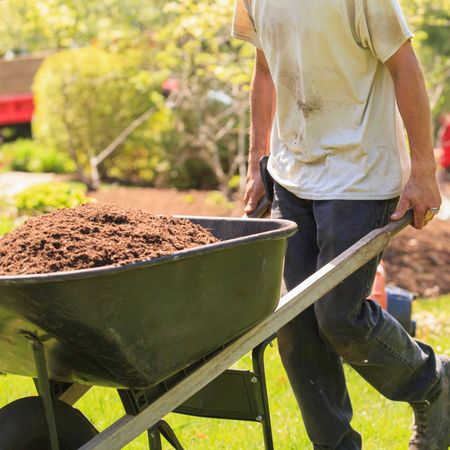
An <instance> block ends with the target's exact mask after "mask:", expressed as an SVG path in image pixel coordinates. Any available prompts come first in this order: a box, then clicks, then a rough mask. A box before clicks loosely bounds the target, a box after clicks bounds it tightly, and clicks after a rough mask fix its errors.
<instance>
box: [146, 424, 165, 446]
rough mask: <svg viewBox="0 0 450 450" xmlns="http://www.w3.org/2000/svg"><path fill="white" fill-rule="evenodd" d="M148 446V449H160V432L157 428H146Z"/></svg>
mask: <svg viewBox="0 0 450 450" xmlns="http://www.w3.org/2000/svg"><path fill="white" fill-rule="evenodd" d="M147 434H148V446H149V449H150V450H162V443H161V433H160V432H159V429H158V428H154V429H153V430H148V431H147Z"/></svg>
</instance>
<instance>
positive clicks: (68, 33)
mask: <svg viewBox="0 0 450 450" xmlns="http://www.w3.org/2000/svg"><path fill="white" fill-rule="evenodd" d="M159 3H161V2H160V1H151V0H150V1H149V0H100V1H98V0H96V1H91V0H3V1H1V2H0V15H1V17H3V18H4V20H2V21H0V55H1V54H3V53H5V52H6V51H8V50H9V51H11V50H13V51H16V52H22V51H28V52H33V51H40V50H49V49H52V50H54V49H63V48H73V47H82V46H86V45H89V44H91V43H93V42H100V43H102V45H106V46H114V45H120V43H121V42H122V41H123V40H127V41H133V40H134V41H136V40H142V39H146V36H145V33H143V31H145V30H148V29H151V28H152V27H151V25H152V24H153V23H154V21H155V20H156V18H157V7H158V6H159Z"/></svg>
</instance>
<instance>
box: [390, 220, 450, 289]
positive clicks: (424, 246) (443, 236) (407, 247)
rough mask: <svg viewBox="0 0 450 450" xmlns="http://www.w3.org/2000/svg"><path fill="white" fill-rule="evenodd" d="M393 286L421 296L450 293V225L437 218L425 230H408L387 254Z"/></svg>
mask: <svg viewBox="0 0 450 450" xmlns="http://www.w3.org/2000/svg"><path fill="white" fill-rule="evenodd" d="M384 261H385V263H386V275H387V281H388V283H389V284H394V285H396V286H399V287H402V288H404V289H408V290H409V291H411V292H414V293H417V294H418V295H419V296H420V297H437V296H439V295H444V294H448V293H450V270H449V267H450V222H449V221H442V220H438V219H435V220H433V221H432V222H430V223H429V225H427V227H426V228H425V229H424V230H421V231H418V230H415V229H414V228H412V227H408V228H406V229H405V230H403V231H402V232H401V233H400V234H399V235H397V236H396V237H395V238H394V239H393V240H392V241H391V243H390V244H389V246H388V248H387V249H386V252H385V254H384Z"/></svg>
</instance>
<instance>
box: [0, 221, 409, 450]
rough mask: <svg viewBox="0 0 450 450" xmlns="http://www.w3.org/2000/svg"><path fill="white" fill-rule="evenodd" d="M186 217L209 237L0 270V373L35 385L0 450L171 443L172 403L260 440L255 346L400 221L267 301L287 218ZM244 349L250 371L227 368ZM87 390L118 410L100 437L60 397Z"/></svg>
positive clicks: (259, 352) (8, 411)
mask: <svg viewBox="0 0 450 450" xmlns="http://www.w3.org/2000/svg"><path fill="white" fill-rule="evenodd" d="M188 218H189V219H190V220H192V221H193V222H194V223H197V224H200V225H202V226H204V227H206V228H208V229H210V230H211V232H212V233H213V234H214V235H215V236H216V237H218V238H220V239H221V242H219V243H215V244H210V245H206V246H204V247H200V248H196V249H191V250H185V251H180V252H177V253H175V254H173V255H171V256H165V257H161V258H157V259H154V260H149V261H142V262H137V263H133V264H128V265H126V266H121V267H104V268H96V269H88V270H79V271H73V272H64V273H54V274H43V275H34V276H29V275H21V276H8V277H5V276H4V277H0V372H4V373H10V374H17V375H24V376H28V377H32V378H33V379H34V380H35V383H36V386H37V390H38V394H39V395H38V396H37V397H28V398H25V399H20V400H17V401H16V402H13V403H11V404H9V405H6V406H5V407H4V408H3V409H2V410H0V449H1V450H43V449H47V448H48V449H51V450H58V449H60V450H71V449H77V448H80V449H83V450H88V449H105V450H106V449H107V450H112V449H120V448H122V447H123V446H124V445H126V444H128V443H130V442H131V441H132V440H134V439H135V438H136V437H137V436H139V435H140V434H141V433H143V432H145V431H147V432H148V435H149V442H150V448H152V449H155V450H158V449H160V448H161V438H160V437H161V434H162V435H163V436H164V437H165V438H166V439H167V440H168V441H169V442H170V443H171V444H172V446H173V447H174V448H177V449H182V446H181V444H180V442H179V441H178V439H177V437H176V436H175V434H174V433H173V431H172V430H171V429H170V427H169V426H168V425H167V424H166V423H165V422H164V421H163V420H162V419H163V418H164V416H165V415H167V414H168V413H169V412H172V411H176V412H180V413H187V414H193V415H200V416H202V415H203V416H208V417H221V418H236V419H241V420H254V421H258V422H261V423H262V424H263V425H264V427H263V431H264V438H265V445H266V448H269V449H270V448H273V442H272V437H271V430H270V416H269V410H268V402H267V393H266V391H265V379H264V362H263V354H264V349H265V347H266V345H267V344H268V342H270V340H271V339H272V337H273V335H274V333H276V331H277V330H278V329H279V328H280V327H282V326H283V325H285V324H286V323H287V322H289V321H290V320H291V319H293V318H294V317H295V316H296V315H298V314H299V313H300V312H302V311H303V310H305V309H306V308H307V307H309V306H310V305H312V304H313V303H314V302H315V301H316V300H318V299H319V298H320V297H322V296H323V295H324V294H325V293H327V292H328V291H330V290H331V289H332V288H333V287H334V286H336V285H337V284H338V283H340V282H341V281H342V280H344V279H345V278H347V277H348V276H349V275H350V274H352V273H353V272H354V271H356V270H357V269H358V268H359V267H361V266H362V265H363V264H365V263H366V262H367V261H368V260H370V259H371V258H372V257H374V256H375V255H377V254H379V253H380V252H381V251H383V249H384V248H385V247H386V245H387V243H388V242H389V239H390V237H391V236H392V235H394V234H396V233H397V232H399V231H400V230H401V229H402V228H404V227H405V226H406V225H407V224H408V223H410V221H411V216H410V215H409V216H408V217H405V218H404V219H403V220H402V221H400V222H395V223H391V224H389V225H388V226H387V227H385V228H383V229H380V230H375V231H373V232H372V233H370V234H369V235H368V236H366V237H365V238H363V239H362V240H361V241H359V242H358V243H356V244H355V245H354V246H352V247H351V248H350V249H348V250H347V251H346V252H344V253H343V254H342V255H341V256H339V257H338V258H336V259H335V260H333V261H332V262H330V263H329V264H328V265H326V266H325V267H323V268H322V269H321V270H319V271H318V272H316V273H315V274H314V275H313V276H312V277H310V278H308V279H307V280H306V281H305V282H303V283H302V284H300V285H299V286H298V287H296V288H295V289H294V290H292V291H291V292H289V293H288V294H286V295H285V296H284V297H282V298H281V300H279V295H280V286H281V281H282V272H283V260H284V253H285V249H286V244H287V239H288V237H289V236H291V235H292V234H294V233H295V231H296V226H295V224H293V223H292V222H289V221H284V220H245V219H223V218H198V217H188ZM252 350H253V362H254V367H253V371H247V372H245V371H233V370H229V369H228V368H229V367H230V366H231V365H232V364H233V363H235V362H236V361H237V360H238V359H239V358H240V357H242V356H243V355H244V354H246V353H247V352H249V351H252ZM92 386H106V387H111V388H115V389H118V390H119V394H120V398H121V399H122V402H123V405H124V407H125V411H126V414H125V416H124V417H122V418H121V419H120V420H118V421H117V422H116V423H114V424H112V425H111V426H110V427H109V428H107V429H106V430H105V431H103V432H102V433H100V434H98V432H97V431H96V430H95V428H94V427H93V426H92V425H91V424H90V423H89V421H88V420H87V419H86V418H85V417H84V416H83V415H82V414H81V413H80V412H79V411H78V410H76V409H74V408H73V407H72V406H71V405H73V404H74V403H75V402H76V401H77V400H78V399H79V398H81V397H82V396H83V395H84V393H85V392H87V390H88V389H89V388H90V387H92ZM230 393H234V394H230ZM230 398H231V399H234V400H236V402H237V403H233V401H231V404H230ZM242 399H244V401H242Z"/></svg>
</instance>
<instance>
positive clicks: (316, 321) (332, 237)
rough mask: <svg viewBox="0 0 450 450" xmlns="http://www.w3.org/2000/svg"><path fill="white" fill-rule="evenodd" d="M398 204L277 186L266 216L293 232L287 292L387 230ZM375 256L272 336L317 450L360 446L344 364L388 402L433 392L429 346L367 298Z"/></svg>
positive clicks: (434, 370)
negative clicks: (288, 223) (304, 194)
mask: <svg viewBox="0 0 450 450" xmlns="http://www.w3.org/2000/svg"><path fill="white" fill-rule="evenodd" d="M397 201H398V199H392V200H367V201H360V200H323V201H311V200H303V199H300V198H298V197H296V196H295V195H293V194H292V193H290V192H289V191H287V190H286V189H284V188H283V187H281V186H280V185H278V184H276V183H275V193H274V202H273V207H272V217H274V218H283V219H289V220H292V221H294V222H296V223H297V224H298V227H299V231H298V232H297V234H296V235H294V236H293V237H292V238H290V240H289V244H288V250H287V254H286V266H285V272H284V278H285V283H286V287H287V289H288V290H290V289H292V288H294V287H295V286H297V285H298V284H299V283H301V282H302V281H303V280H304V279H306V278H307V277H308V276H310V275H312V274H313V273H314V272H315V271H316V270H317V269H319V268H320V267H322V266H324V265H325V264H327V263H328V262H330V261H331V260H332V259H333V258H335V257H336V256H338V255H339V254H340V253H342V252H343V251H344V250H346V249H347V248H348V247H350V246H351V245H352V244H354V243H355V242H356V241H358V240H359V239H360V238H362V237H363V236H365V235H366V234H367V233H369V232H370V231H372V230H373V229H375V228H379V227H382V226H384V225H386V223H387V222H389V218H390V215H391V214H392V213H393V211H394V210H395V207H396V205H397ZM380 259H381V255H379V256H378V257H377V258H375V259H373V260H372V261H370V262H369V263H367V264H366V265H365V266H363V267H362V268H361V269H359V270H358V271H357V272H355V273H354V274H353V275H351V276H350V277H349V278H348V279H347V280H345V281H344V282H343V283H341V284H339V285H338V286H337V287H336V288H334V289H333V290H332V291H331V292H330V293H328V294H327V295H325V296H324V297H323V298H321V299H320V300H318V301H317V302H316V303H315V304H314V305H313V306H311V307H310V308H308V309H307V310H306V311H304V312H303V313H302V314H300V315H299V316H297V317H296V318H295V319H294V320H292V322H290V323H289V324H287V325H286V326H285V327H283V328H282V329H281V330H280V331H279V333H278V345H279V351H280V355H281V359H282V361H283V365H284V367H285V369H286V372H287V374H288V377H289V380H290V383H291V386H292V388H293V390H294V393H295V396H296V398H297V401H298V404H299V406H300V410H301V412H302V416H303V421H304V423H305V427H306V430H307V432H308V435H309V438H310V439H311V441H312V442H313V444H314V449H316V450H325V449H327V450H330V449H336V450H353V449H361V437H360V435H359V434H358V433H357V432H356V431H355V430H353V429H352V428H351V426H350V421H351V419H352V415H353V412H352V406H351V403H350V398H349V395H348V392H347V388H346V384H345V377H344V371H343V366H342V359H344V360H345V361H346V362H347V363H349V364H350V365H351V366H352V367H353V368H354V369H355V370H356V371H357V372H358V373H359V374H360V375H361V376H363V377H364V378H365V379H366V380H367V381H368V382H369V383H370V384H371V385H372V386H373V387H374V388H376V389H377V390H378V391H379V392H380V393H382V394H383V395H384V396H386V397H387V398H389V399H392V400H398V401H405V402H412V401H422V400H425V399H430V398H432V397H435V396H436V395H437V394H438V393H439V392H438V391H439V389H440V388H439V370H438V364H439V363H438V362H437V358H436V356H435V354H434V352H433V350H432V348H431V347H429V346H427V345H425V344H423V343H421V342H418V341H415V340H413V339H411V338H410V336H409V335H408V334H407V333H406V331H405V330H404V329H403V328H402V326H401V325H400V324H399V323H398V322H397V321H396V320H395V319H394V318H393V317H391V316H390V315H389V314H388V313H387V312H386V311H384V310H383V309H381V308H380V307H379V305H378V304H377V303H375V302H373V301H371V300H366V298H367V296H368V295H369V294H370V292H371V288H372V284H373V280H374V277H375V273H376V268H377V266H378V263H379V261H380Z"/></svg>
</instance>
